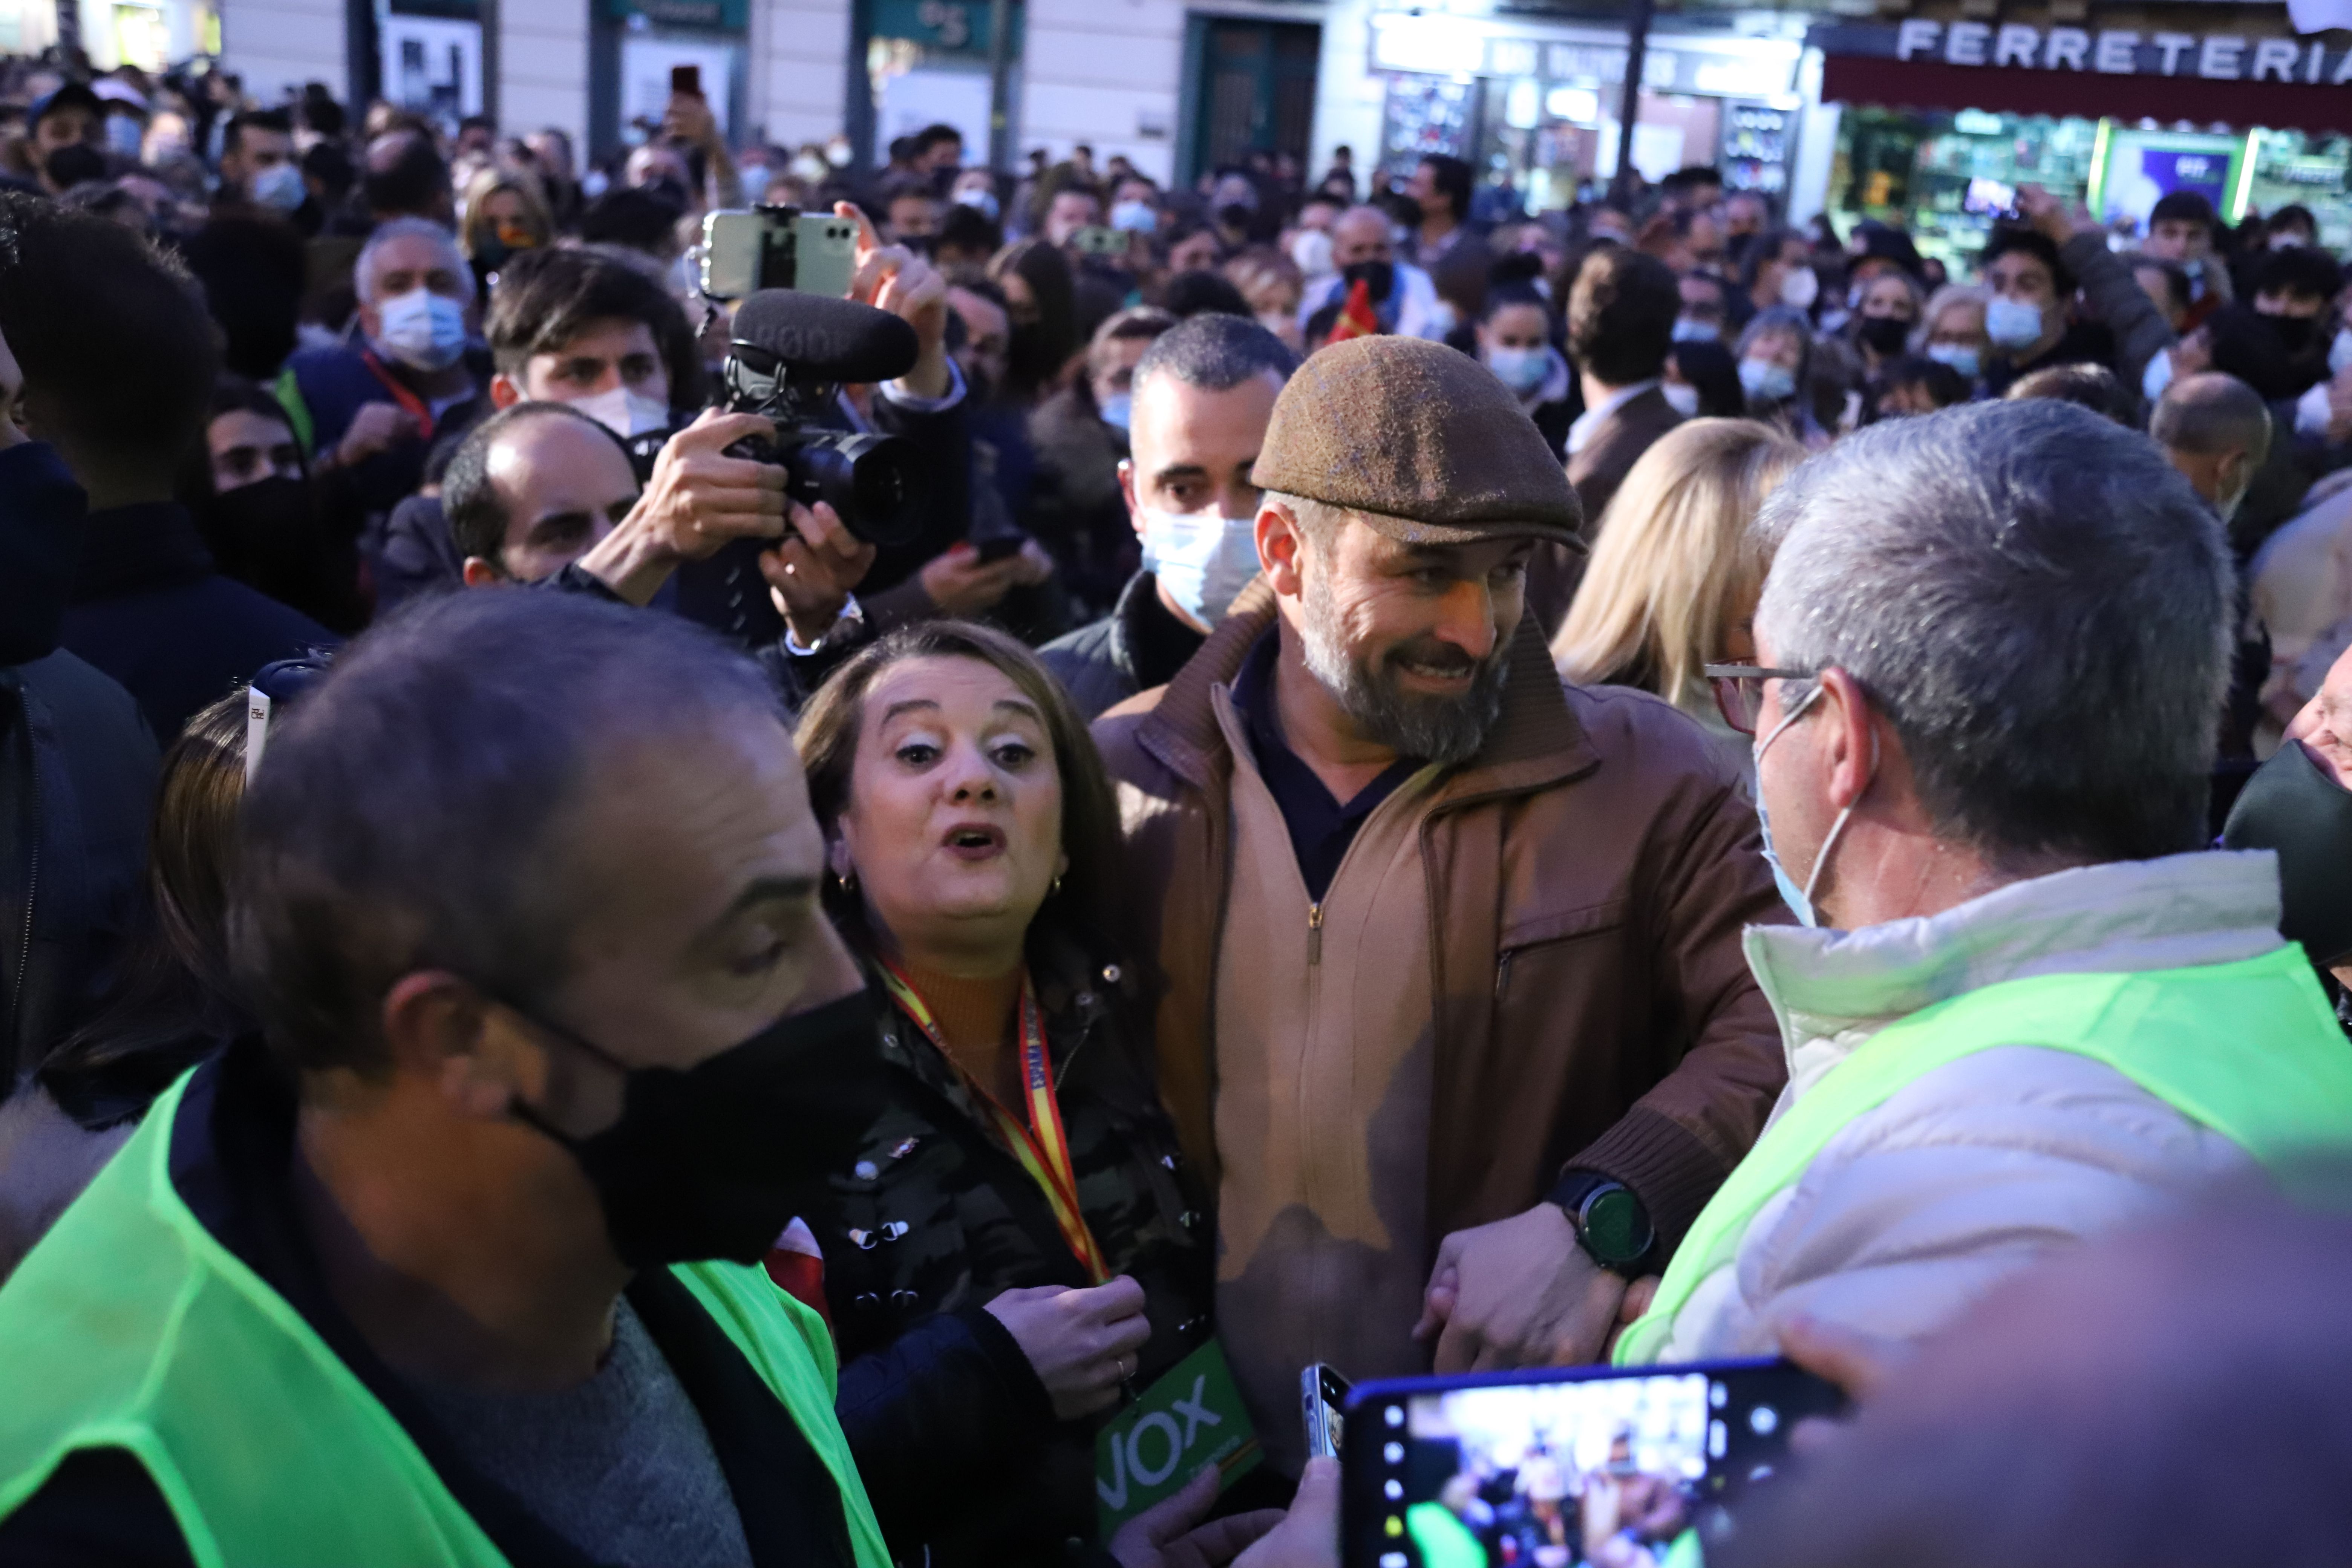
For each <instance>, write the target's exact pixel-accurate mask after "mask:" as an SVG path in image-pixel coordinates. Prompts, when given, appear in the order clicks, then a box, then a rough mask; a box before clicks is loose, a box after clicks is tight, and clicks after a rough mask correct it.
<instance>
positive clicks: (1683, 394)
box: [1658, 381, 1698, 419]
mask: <svg viewBox="0 0 2352 1568" xmlns="http://www.w3.org/2000/svg"><path fill="white" fill-rule="evenodd" d="M1658 390H1659V391H1660V392H1662V393H1664V394H1665V397H1666V401H1667V402H1668V403H1670V404H1672V405H1674V410H1675V413H1677V414H1679V415H1681V416H1683V417H1684V418H1685V419H1696V418H1697V417H1698V388H1697V387H1696V386H1693V385H1692V384H1690V383H1689V382H1686V381H1668V382H1662V383H1660V384H1659V386H1658Z"/></svg>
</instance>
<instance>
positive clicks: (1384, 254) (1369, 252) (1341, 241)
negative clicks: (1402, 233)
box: [1331, 207, 1395, 267]
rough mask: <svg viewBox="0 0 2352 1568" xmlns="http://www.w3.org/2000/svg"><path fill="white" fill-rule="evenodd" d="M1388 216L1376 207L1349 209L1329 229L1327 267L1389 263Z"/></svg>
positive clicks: (1389, 230)
mask: <svg viewBox="0 0 2352 1568" xmlns="http://www.w3.org/2000/svg"><path fill="white" fill-rule="evenodd" d="M1390 233H1391V226H1390V224H1389V215H1388V214H1386V213H1384V212H1382V211H1381V209H1380V208H1378V207H1349V209H1348V210H1347V211H1346V212H1344V213H1341V214H1340V215H1339V221H1338V222H1336V223H1334V224H1333V225H1332V226H1331V264H1332V265H1333V266H1335V267H1352V266H1354V265H1355V264H1356V263H1357V262H1359V261H1392V260H1394V259H1395V254H1394V251H1393V249H1392V247H1391V243H1390V239H1389V236H1390Z"/></svg>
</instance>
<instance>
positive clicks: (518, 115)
mask: <svg viewBox="0 0 2352 1568" xmlns="http://www.w3.org/2000/svg"><path fill="white" fill-rule="evenodd" d="M549 126H553V127H554V128H555V129H556V130H558V131H561V132H564V133H565V134H566V135H568V136H570V137H571V138H572V155H573V156H574V157H575V158H585V157H586V156H587V154H588V0H499V129H500V130H501V131H504V132H507V133H508V134H509V135H512V136H523V135H528V134H530V132H533V131H541V130H544V129H546V128H547V127H549Z"/></svg>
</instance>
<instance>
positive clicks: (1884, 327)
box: [1860, 316, 1911, 355]
mask: <svg viewBox="0 0 2352 1568" xmlns="http://www.w3.org/2000/svg"><path fill="white" fill-rule="evenodd" d="M1860 330H1861V332H1862V341H1863V343H1864V346H1866V347H1867V348H1868V349H1869V350H1870V352H1871V353H1874V354H1880V355H1885V354H1897V353H1902V352H1903V341H1904V340H1905V339H1906V338H1907V337H1909V336H1910V335H1911V323H1910V322H1908V321H1903V320H1902V319H1900V318H1899V317H1895V316H1864V318H1863V319H1862V327H1861V329H1860Z"/></svg>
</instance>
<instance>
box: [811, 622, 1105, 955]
mask: <svg viewBox="0 0 2352 1568" xmlns="http://www.w3.org/2000/svg"><path fill="white" fill-rule="evenodd" d="M910 658H971V659H978V660H979V661H980V662H981V663H982V664H985V665H988V666H989V667H991V668H993V669H995V670H997V671H999V672H1000V673H1002V674H1003V676H1004V678H1005V679H1008V680H1010V681H1012V682H1013V685H1014V686H1015V687H1016V688H1018V689H1019V690H1020V692H1021V695H1022V696H1024V697H1025V698H1027V699H1028V700H1029V701H1030V702H1032V703H1033V704H1034V705H1035V707H1036V709H1037V711H1038V712H1039V714H1041V715H1042V716H1043V717H1044V719H1045V735H1046V739H1047V740H1048V742H1051V744H1052V746H1053V749H1054V766H1055V771H1056V772H1057V773H1059V774H1060V775H1061V780H1062V853H1063V854H1064V855H1065V856H1066V857H1067V858H1068V859H1069V869H1068V870H1067V871H1066V872H1064V873H1063V875H1062V879H1061V887H1060V889H1059V890H1058V891H1056V892H1055V893H1054V894H1052V895H1051V896H1049V897H1048V898H1047V899H1046V900H1045V905H1044V907H1043V908H1041V909H1040V910H1038V911H1037V916H1036V919H1035V920H1034V921H1032V922H1031V923H1030V927H1029V936H1030V951H1031V952H1033V953H1034V952H1035V951H1036V940H1037V938H1038V936H1039V935H1040V934H1041V931H1050V932H1052V933H1053V934H1055V935H1058V936H1060V937H1062V938H1064V939H1066V940H1067V941H1069V942H1075V943H1076V945H1077V946H1078V948H1079V949H1080V950H1081V951H1082V952H1085V953H1086V954H1087V958H1088V960H1089V962H1090V963H1093V964H1095V965H1100V964H1103V963H1110V962H1113V961H1117V960H1121V959H1123V958H1124V957H1125V955H1126V953H1127V952H1128V947H1127V944H1126V942H1125V941H1124V932H1125V931H1126V925H1127V922H1126V921H1125V918H1124V913H1123V908H1122V906H1121V905H1120V903H1119V902H1118V900H1117V899H1115V898H1114V897H1113V895H1112V892H1111V889H1112V888H1113V886H1114V885H1115V883H1116V881H1117V879H1118V869H1117V868H1118V856H1119V830H1118V797H1117V796H1116V795H1114V794H1113V793H1112V791H1111V784H1110V774H1109V773H1108V771H1107V770H1106V769H1105V768H1104V766H1103V760H1102V753H1101V752H1098V751H1097V750H1096V749H1095V742H1094V737H1093V736H1092V735H1090V734H1088V733H1087V723H1086V721H1085V720H1084V719H1083V718H1081V717H1080V716H1079V714H1078V710H1077V709H1076V707H1074V706H1072V704H1071V702H1070V699H1069V695H1068V693H1066V692H1065V691H1064V690H1063V689H1062V685H1061V682H1059V681H1057V680H1055V679H1054V676H1053V672H1052V671H1050V670H1048V669H1047V668H1045V665H1044V663H1043V662H1041V661H1040V660H1039V659H1038V658H1037V656H1036V655H1035V654H1034V653H1032V652H1031V651H1030V650H1029V649H1028V648H1027V647H1024V645H1023V644H1022V643H1020V642H1019V641H1018V640H1016V639H1014V638H1013V637H1008V636H1006V635H1005V634H1004V633H1003V632H1000V631H997V630H995V629H994V628H992V627H990V626H975V625H973V624H972V623H971V622H970V621H924V622H920V623H919V624H917V625H914V626H905V627H902V628H900V629H899V630H898V631H894V632H892V633H890V634H889V635H888V636H887V637H883V638H882V639H881V640H880V641H878V642H876V643H874V644H872V645H870V646H868V647H865V648H862V649H860V650H859V651H858V652H857V653H856V655H855V656H854V657H852V658H850V659H849V660H848V661H847V662H846V663H845V664H844V665H842V667H841V668H838V669H836V670H835V671H834V672H833V674H832V676H831V677H830V678H829V679H826V681H825V683H824V685H823V686H821V687H819V688H818V689H817V692H816V695H815V696H814V697H813V698H811V699H810V700H809V704H808V706H807V707H806V708H805V709H803V710H802V712H801V721H800V727H799V729H798V730H797V731H795V732H794V733H793V744H794V745H795V746H796V747H797V748H798V749H799V751H800V756H801V765H802V767H803V768H804V769H806V770H807V772H808V784H809V800H810V803H811V804H812V805H814V807H815V808H816V819H817V822H818V824H819V825H820V826H823V827H824V833H825V837H826V838H827V839H828V840H829V839H831V838H832V837H834V836H835V832H836V831H837V829H838V827H839V825H840V822H841V814H842V812H843V811H844V810H845V809H846V808H847V806H848V805H849V787H850V775H851V773H853V771H854V770H855V769H856V763H857V738H858V735H859V732H860V731H862V730H863V729H864V728H865V721H866V692H867V691H869V690H871V689H873V686H874V682H875V680H876V679H877V678H879V677H880V676H881V674H882V672H883V671H884V670H887V669H888V668H891V667H892V666H893V665H898V664H903V663H905V662H906V661H907V660H908V659H910ZM824 904H825V910H826V912H827V913H828V914H830V915H832V916H833V920H834V924H835V926H837V927H838V928H840V930H841V932H842V934H843V936H844V937H845V938H846V939H847V940H848V941H849V942H850V944H851V945H852V946H853V947H855V948H857V949H858V950H860V952H866V953H870V952H872V951H873V932H872V931H869V930H868V929H867V928H866V911H865V906H864V903H863V901H862V900H859V899H858V897H857V896H856V893H855V892H852V891H849V890H846V889H843V888H842V887H841V886H840V885H839V884H838V883H835V882H834V881H831V880H828V881H827V882H826V884H825V889H824Z"/></svg>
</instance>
